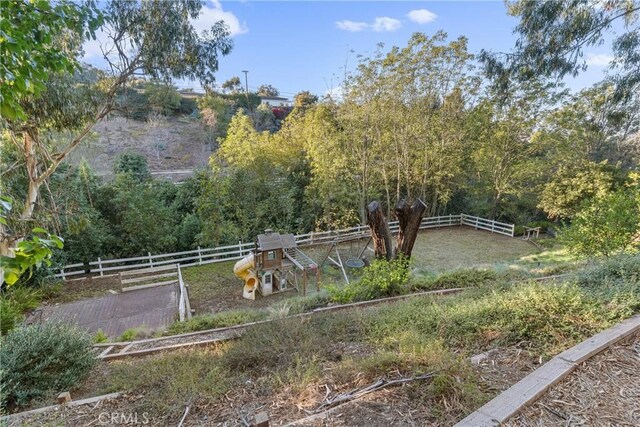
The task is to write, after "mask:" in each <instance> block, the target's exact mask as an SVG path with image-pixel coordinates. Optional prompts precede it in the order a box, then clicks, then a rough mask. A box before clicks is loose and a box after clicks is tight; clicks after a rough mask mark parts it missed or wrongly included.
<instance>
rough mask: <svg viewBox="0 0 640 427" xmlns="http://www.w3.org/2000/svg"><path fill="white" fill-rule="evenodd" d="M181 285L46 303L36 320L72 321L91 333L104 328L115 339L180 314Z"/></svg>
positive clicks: (155, 326) (149, 328)
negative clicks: (73, 300) (179, 294)
mask: <svg viewBox="0 0 640 427" xmlns="http://www.w3.org/2000/svg"><path fill="white" fill-rule="evenodd" d="M178 292H179V291H178V286H177V285H166V286H158V287H154V288H147V289H140V290H135V291H129V292H124V293H119V294H115V295H106V296H104V297H99V298H91V299H86V300H81V301H75V302H72V303H68V304H60V305H55V306H45V307H43V308H42V309H41V313H37V314H36V316H37V318H36V320H39V319H41V320H42V321H52V320H59V321H62V322H68V323H73V324H75V325H77V326H79V327H81V328H84V329H87V330H88V331H89V332H90V333H96V332H97V331H98V330H102V332H104V333H105V334H106V335H108V336H109V337H112V338H115V337H118V336H119V335H121V334H122V333H123V332H124V331H126V330H127V329H131V328H140V329H143V330H145V331H148V332H155V331H158V330H163V329H165V328H166V327H167V326H169V325H170V324H171V323H173V321H174V320H175V319H176V317H177V314H178Z"/></svg>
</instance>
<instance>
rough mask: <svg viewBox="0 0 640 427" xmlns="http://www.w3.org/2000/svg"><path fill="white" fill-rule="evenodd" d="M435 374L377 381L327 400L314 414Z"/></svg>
mask: <svg viewBox="0 0 640 427" xmlns="http://www.w3.org/2000/svg"><path fill="white" fill-rule="evenodd" d="M433 374H434V373H433V372H430V373H428V374H424V375H419V376H417V377H410V378H400V379H397V380H387V379H384V378H380V379H379V380H378V381H376V382H375V383H373V384H371V385H368V386H367V387H364V388H359V389H355V390H351V391H350V392H347V393H341V394H338V395H337V396H334V397H333V398H326V399H325V403H323V404H322V405H320V406H319V407H317V408H316V410H315V411H313V412H314V413H319V412H323V411H325V410H327V409H328V408H332V407H334V406H338V405H342V404H343V403H346V402H349V401H351V400H355V399H358V398H360V397H362V396H364V395H366V394H369V393H373V392H374V391H378V390H381V389H383V388H385V387H389V386H393V385H400V384H406V383H409V382H412V381H418V380H426V379H430V378H433Z"/></svg>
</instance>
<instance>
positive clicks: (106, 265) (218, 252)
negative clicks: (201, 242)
mask: <svg viewBox="0 0 640 427" xmlns="http://www.w3.org/2000/svg"><path fill="white" fill-rule="evenodd" d="M457 225H467V226H470V227H474V228H476V229H480V230H486V231H490V232H492V233H497V234H503V235H505V236H510V237H513V235H514V225H513V224H507V223H504V222H498V221H493V220H490V219H486V218H480V217H477V216H472V215H466V214H460V215H444V216H434V217H428V218H423V219H422V223H421V225H420V229H421V230H426V229H429V228H439V227H451V226H457ZM389 228H390V230H391V232H392V233H394V234H395V233H397V232H398V228H399V226H398V221H392V222H390V223H389ZM369 235H370V234H369V227H368V226H366V225H358V226H355V227H350V228H344V229H340V230H330V231H321V232H312V233H305V234H298V235H297V236H295V238H296V243H297V244H298V245H300V246H311V245H320V244H324V243H331V242H333V241H334V240H335V239H338V238H339V239H340V240H350V239H359V238H367V237H369ZM253 250H255V244H254V243H253V242H250V243H242V242H238V244H237V245H228V246H220V247H216V248H200V247H198V249H193V250H189V251H183V252H172V253H167V254H156V255H152V254H151V253H148V254H147V255H146V256H138V257H133V258H121V259H105V260H103V259H101V258H98V260H97V261H92V262H89V263H88V264H83V263H76V264H70V265H65V266H64V267H63V268H61V269H60V272H59V273H58V274H56V275H55V277H59V278H62V279H63V280H67V278H72V277H73V276H80V275H92V276H93V275H97V276H102V277H108V276H114V275H117V274H118V273H119V272H121V271H126V270H130V269H139V268H145V267H148V268H152V267H161V266H164V265H169V264H179V265H180V266H181V267H183V268H184V267H191V266H195V265H203V264H210V263H215V262H224V261H233V260H238V259H241V258H243V257H245V256H246V255H248V254H249V253H250V252H251V251H253Z"/></svg>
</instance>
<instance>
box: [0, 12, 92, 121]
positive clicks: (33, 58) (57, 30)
mask: <svg viewBox="0 0 640 427" xmlns="http://www.w3.org/2000/svg"><path fill="white" fill-rule="evenodd" d="M102 22H103V16H102V13H101V11H100V9H99V8H98V6H97V3H96V2H94V1H87V2H83V3H76V2H73V1H60V2H56V3H51V2H49V1H46V0H39V1H10V2H5V4H3V5H2V16H0V32H2V37H1V38H0V43H1V44H2V49H0V52H1V54H0V59H1V62H2V71H0V81H2V82H3V83H2V85H1V86H0V105H1V112H2V116H3V117H4V118H6V119H23V118H25V117H26V114H25V111H24V109H23V107H22V106H21V105H20V101H21V100H22V98H25V97H28V96H38V95H39V94H40V93H41V92H42V91H43V89H44V87H45V82H46V81H47V80H48V79H49V78H50V77H51V75H56V74H62V73H73V72H75V71H76V70H78V69H79V68H80V66H79V62H78V60H77V59H76V57H75V56H73V55H69V52H68V51H67V49H66V46H65V44H64V43H63V42H62V40H59V35H60V34H62V33H64V32H66V31H69V30H70V31H71V32H72V33H75V34H78V35H80V36H81V37H82V38H87V39H89V38H93V39H95V31H96V29H97V28H98V27H99V26H100V25H102Z"/></svg>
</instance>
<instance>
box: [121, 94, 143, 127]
mask: <svg viewBox="0 0 640 427" xmlns="http://www.w3.org/2000/svg"><path fill="white" fill-rule="evenodd" d="M118 105H119V107H120V109H121V110H122V113H123V115H124V116H125V117H127V118H129V119H134V120H141V121H142V120H147V118H148V117H149V98H148V97H147V94H146V93H144V92H140V91H138V90H134V89H128V88H127V89H125V90H124V91H123V93H122V94H121V95H120V96H119V97H118Z"/></svg>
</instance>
